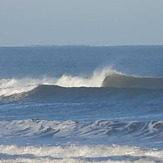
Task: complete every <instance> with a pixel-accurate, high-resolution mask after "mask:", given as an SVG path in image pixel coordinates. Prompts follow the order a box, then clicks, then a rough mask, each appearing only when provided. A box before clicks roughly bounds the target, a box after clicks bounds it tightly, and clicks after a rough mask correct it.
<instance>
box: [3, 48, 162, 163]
mask: <svg viewBox="0 0 163 163" xmlns="http://www.w3.org/2000/svg"><path fill="white" fill-rule="evenodd" d="M162 63H163V46H119V47H118V46H114V47H91V46H43V47H42V46H34V47H1V48H0V162H47V163H49V162H57V163H59V162H66V163H67V162H70V163H73V162H75V163H76V162H81V163H85V162H100V163H101V162H108V163H130V162H134V163H140V162H141V163H142V162H143V163H160V162H163V64H162Z"/></svg>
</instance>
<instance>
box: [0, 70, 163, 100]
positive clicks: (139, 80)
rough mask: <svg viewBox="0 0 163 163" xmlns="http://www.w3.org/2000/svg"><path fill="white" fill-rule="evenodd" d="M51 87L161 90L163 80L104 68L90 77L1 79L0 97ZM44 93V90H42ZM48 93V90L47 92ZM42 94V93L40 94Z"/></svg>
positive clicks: (64, 76) (65, 76)
mask: <svg viewBox="0 0 163 163" xmlns="http://www.w3.org/2000/svg"><path fill="white" fill-rule="evenodd" d="M47 86H49V88H52V86H58V87H63V88H80V87H84V88H101V87H108V88H143V89H144V88H146V89H163V78H153V77H136V76H131V75H125V74H123V73H121V72H117V71H116V70H112V69H108V68H104V69H103V70H102V71H95V72H94V73H93V74H92V75H83V76H71V75H62V76H61V77H44V78H40V79H35V78H22V79H14V78H13V79H1V80H0V97H7V96H12V95H18V94H19V95H21V94H24V93H27V92H30V91H33V90H37V91H38V89H43V88H44V89H45V87H46V89H48V87H47ZM44 91H45V90H44ZM49 91H50V90H49ZM42 93H43V92H42Z"/></svg>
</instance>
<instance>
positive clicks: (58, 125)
mask: <svg viewBox="0 0 163 163" xmlns="http://www.w3.org/2000/svg"><path fill="white" fill-rule="evenodd" d="M0 128H1V131H0V137H1V138H2V137H6V136H10V137H12V136H16V137H19V136H20V137H26V136H47V135H51V136H58V137H60V136H61V137H63V136H65V137H69V138H73V137H91V138H93V137H97V138H98V137H101V136H102V137H110V136H121V137H126V136H127V137H128V138H129V137H130V138H140V137H141V138H142V139H146V138H153V137H155V138H156V137H162V134H163V121H147V122H139V121H138V122H120V121H108V120H97V121H95V122H92V123H82V122H76V121H47V120H10V121H0Z"/></svg>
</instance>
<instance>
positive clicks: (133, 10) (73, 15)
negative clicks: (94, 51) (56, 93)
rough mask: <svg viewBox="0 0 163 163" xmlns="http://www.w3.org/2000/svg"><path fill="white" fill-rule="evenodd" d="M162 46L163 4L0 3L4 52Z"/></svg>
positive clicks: (159, 0)
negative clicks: (6, 49) (42, 47)
mask: <svg viewBox="0 0 163 163" xmlns="http://www.w3.org/2000/svg"><path fill="white" fill-rule="evenodd" d="M30 45H95V46H113V45H163V0H0V46H30Z"/></svg>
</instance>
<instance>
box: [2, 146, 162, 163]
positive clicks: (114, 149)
mask: <svg viewBox="0 0 163 163" xmlns="http://www.w3.org/2000/svg"><path fill="white" fill-rule="evenodd" d="M0 151H1V153H0V158H1V161H2V162H12V163H17V162H33V163H37V162H45V163H51V162H53V163H64V162H66V163H92V162H97V163H98V162H99V163H132V162H134V163H142V162H143V163H161V162H163V157H162V156H163V151H162V150H155V149H150V150H149V149H143V148H138V147H130V146H117V145H111V146H109V145H73V144H71V145H67V146H15V145H0Z"/></svg>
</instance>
